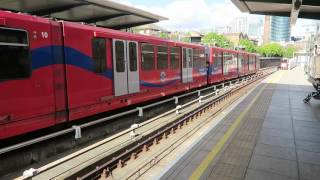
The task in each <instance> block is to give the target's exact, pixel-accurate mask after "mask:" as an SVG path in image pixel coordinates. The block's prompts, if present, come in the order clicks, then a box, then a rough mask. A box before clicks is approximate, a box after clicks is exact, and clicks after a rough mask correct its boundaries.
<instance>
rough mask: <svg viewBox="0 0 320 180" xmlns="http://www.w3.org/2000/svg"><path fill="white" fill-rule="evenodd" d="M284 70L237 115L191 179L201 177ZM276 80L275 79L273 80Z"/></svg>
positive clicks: (194, 179)
mask: <svg viewBox="0 0 320 180" xmlns="http://www.w3.org/2000/svg"><path fill="white" fill-rule="evenodd" d="M282 74H283V71H281V72H280V73H279V75H278V77H277V79H276V77H273V78H272V79H269V81H268V82H267V83H266V84H265V85H264V86H263V87H262V88H261V89H260V91H259V92H258V93H257V95H256V96H255V97H254V98H253V100H252V101H251V102H250V104H249V105H248V106H247V107H246V109H245V110H244V111H243V112H242V113H241V114H240V115H239V116H238V117H237V119H236V120H235V122H234V123H233V124H232V125H231V127H230V128H229V129H228V131H227V132H226V133H225V134H224V135H223V137H222V138H221V139H220V140H219V142H218V143H217V144H216V145H215V146H214V147H213V149H212V150H211V151H210V152H209V154H208V155H207V156H206V157H205V158H204V159H203V160H202V162H201V163H200V165H199V166H198V167H197V169H196V170H195V171H194V172H193V173H192V175H191V176H190V178H189V179H190V180H197V179H200V177H201V176H202V174H203V173H204V172H205V170H206V169H207V168H208V166H209V165H210V164H211V162H212V161H213V160H214V159H215V157H216V156H217V155H218V154H219V152H220V151H221V149H222V148H223V147H224V145H225V143H226V142H227V141H228V139H229V138H230V136H231V135H232V134H233V132H234V131H235V129H236V128H237V127H238V126H239V124H240V123H241V121H242V120H243V118H244V117H245V116H246V114H247V113H248V112H249V110H250V109H251V107H252V106H253V105H254V103H255V102H256V101H257V99H258V98H259V96H260V95H261V94H262V92H263V90H264V89H265V88H266V87H267V86H268V85H269V84H270V83H274V82H276V80H277V81H278V80H280V77H281V76H282ZM273 80H274V81H273Z"/></svg>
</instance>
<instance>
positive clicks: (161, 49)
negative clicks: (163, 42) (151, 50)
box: [157, 46, 168, 70]
mask: <svg viewBox="0 0 320 180" xmlns="http://www.w3.org/2000/svg"><path fill="white" fill-rule="evenodd" d="M157 69H159V70H162V69H168V47H166V46H158V58H157Z"/></svg>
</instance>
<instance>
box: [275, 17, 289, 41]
mask: <svg viewBox="0 0 320 180" xmlns="http://www.w3.org/2000/svg"><path fill="white" fill-rule="evenodd" d="M270 26H271V29H270V40H271V41H275V42H288V41H290V31H291V28H290V18H289V17H280V16H271V21H270Z"/></svg>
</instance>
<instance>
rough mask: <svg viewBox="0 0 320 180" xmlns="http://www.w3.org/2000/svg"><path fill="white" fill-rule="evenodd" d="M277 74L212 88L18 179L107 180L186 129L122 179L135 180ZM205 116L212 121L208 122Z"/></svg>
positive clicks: (245, 79)
mask: <svg viewBox="0 0 320 180" xmlns="http://www.w3.org/2000/svg"><path fill="white" fill-rule="evenodd" d="M273 71H275V70H274V69H265V70H263V71H261V72H260V73H257V74H256V75H252V76H249V77H246V78H243V79H240V80H237V81H233V82H228V86H225V84H222V85H220V87H221V89H217V87H219V85H216V86H212V87H208V88H206V89H204V90H208V89H210V88H212V89H213V90H214V91H213V92H211V93H209V94H206V95H201V91H198V92H197V93H198V95H199V97H198V98H197V99H195V100H193V101H191V102H188V103H186V104H182V105H177V106H176V108H175V109H172V110H170V111H168V112H166V113H164V114H161V115H158V116H156V117H154V118H152V119H150V120H148V121H146V122H143V123H141V124H139V125H137V126H135V127H133V128H131V129H127V130H125V131H122V132H120V133H118V134H116V135H114V136H111V137H109V138H107V139H105V140H103V141H100V142H98V143H96V144H93V145H91V146H89V147H86V148H84V149H82V150H80V151H78V152H76V153H74V154H71V155H68V156H66V157H64V158H62V159H60V160H58V161H55V162H53V163H50V164H48V165H46V166H43V167H41V168H38V169H36V170H34V171H33V172H32V175H31V176H29V177H26V176H22V177H19V178H18V179H26V178H30V177H32V178H33V179H43V178H44V177H46V179H48V178H50V179H76V178H77V179H100V178H102V179H103V178H107V177H109V176H111V175H112V172H113V171H115V170H116V169H119V168H123V167H130V165H129V164H130V162H132V161H136V159H137V158H141V157H142V154H141V153H146V152H148V150H149V149H150V148H152V146H153V147H155V145H157V146H158V145H159V143H160V142H165V140H166V139H167V138H168V137H169V136H170V137H174V136H173V134H175V133H176V132H178V131H179V132H182V130H181V129H183V130H184V131H185V132H184V133H182V135H180V136H175V139H173V140H172V138H170V142H172V143H171V144H170V145H169V146H167V147H162V149H161V151H159V152H158V153H157V154H153V155H152V156H151V158H150V157H149V158H147V159H144V163H142V164H140V165H139V166H136V167H134V168H135V169H131V170H130V171H128V172H131V173H130V174H126V175H125V176H123V177H122V178H124V179H132V178H133V179H135V178H137V177H139V176H140V175H141V174H143V173H144V172H145V171H146V170H147V169H148V168H150V167H152V166H151V164H156V163H157V162H159V161H160V160H161V159H162V158H163V157H164V156H165V155H166V154H168V153H169V152H170V151H171V150H173V149H174V148H175V147H177V146H178V145H179V144H180V143H182V142H183V141H185V140H186V139H188V137H189V136H191V135H192V134H193V133H194V132H196V131H197V130H198V129H199V128H200V127H202V126H204V125H205V124H206V123H207V122H208V121H209V118H208V117H209V116H212V115H214V114H216V113H218V112H219V111H221V110H222V109H223V108H225V107H226V106H228V105H229V104H230V103H231V102H232V101H233V100H235V99H236V98H239V97H240V96H241V95H242V94H243V93H244V92H246V91H247V88H249V87H250V86H252V85H253V84H254V83H257V82H258V81H259V80H260V79H262V78H264V77H265V76H268V75H269V74H270V73H272V72H273ZM199 92H200V93H199ZM191 93H195V92H191ZM169 101H175V102H176V104H178V101H179V97H173V98H171V99H168V100H165V101H164V102H157V103H155V104H156V105H161V104H163V103H165V102H169ZM150 107H152V106H151V105H149V106H146V107H144V108H137V109H136V110H134V112H137V113H138V114H139V115H143V110H144V109H146V108H150ZM209 112H211V113H209ZM131 113H132V112H131ZM204 116H208V117H207V118H206V117H204ZM201 117H202V118H204V120H203V121H198V120H197V119H199V118H201ZM191 122H192V123H191ZM188 124H189V125H188ZM187 125H188V126H187ZM183 127H190V128H183ZM187 129H189V130H187ZM180 134H181V133H180ZM161 144H165V143H161ZM149 152H150V151H149ZM81 159H82V160H81ZM74 162H77V163H74ZM64 167H68V168H64ZM52 172H54V173H52ZM49 175H50V176H49Z"/></svg>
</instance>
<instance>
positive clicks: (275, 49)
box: [258, 43, 284, 57]
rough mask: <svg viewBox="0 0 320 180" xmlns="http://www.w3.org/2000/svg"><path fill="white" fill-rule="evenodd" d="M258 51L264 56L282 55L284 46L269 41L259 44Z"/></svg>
mask: <svg viewBox="0 0 320 180" xmlns="http://www.w3.org/2000/svg"><path fill="white" fill-rule="evenodd" d="M258 53H259V54H261V55H262V56H266V57H272V56H273V57H282V56H283V55H284V48H283V47H282V46H281V45H280V44H277V43H270V44H265V45H262V46H260V47H259V48H258Z"/></svg>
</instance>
